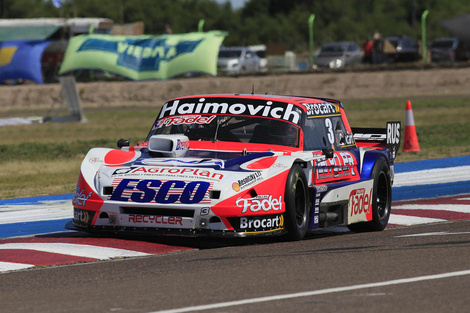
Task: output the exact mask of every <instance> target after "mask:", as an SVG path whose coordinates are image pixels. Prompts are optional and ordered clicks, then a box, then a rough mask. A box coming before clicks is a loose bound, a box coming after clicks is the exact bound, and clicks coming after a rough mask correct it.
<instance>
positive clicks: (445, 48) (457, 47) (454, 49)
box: [431, 38, 470, 62]
mask: <svg viewBox="0 0 470 313" xmlns="http://www.w3.org/2000/svg"><path fill="white" fill-rule="evenodd" d="M469 54H470V53H469V51H468V50H466V49H465V46H464V44H463V42H461V41H460V40H458V39H457V38H438V39H435V40H433V41H432V43H431V61H432V62H446V61H447V62H454V61H467V60H468V59H469Z"/></svg>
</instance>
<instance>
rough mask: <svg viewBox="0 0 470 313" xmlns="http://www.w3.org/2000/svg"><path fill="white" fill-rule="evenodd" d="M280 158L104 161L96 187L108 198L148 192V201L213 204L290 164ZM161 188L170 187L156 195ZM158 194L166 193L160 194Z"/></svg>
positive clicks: (139, 197)
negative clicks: (124, 162)
mask: <svg viewBox="0 0 470 313" xmlns="http://www.w3.org/2000/svg"><path fill="white" fill-rule="evenodd" d="M279 161H280V160H279V158H278V156H275V155H274V153H272V152H265V153H256V154H252V155H246V156H241V157H237V158H234V159H230V160H221V159H203V158H181V157H180V158H139V159H137V160H136V161H134V162H132V163H131V164H126V165H123V166H118V167H116V166H107V165H105V164H104V165H102V166H101V167H100V168H99V170H98V172H97V175H96V178H95V184H96V190H97V191H98V192H100V193H102V195H103V196H105V197H106V196H107V198H108V200H118V201H125V202H127V201H133V202H146V197H147V195H148V199H151V200H149V201H148V202H153V201H155V202H157V203H183V204H192V203H199V202H206V203H207V204H209V202H210V203H211V204H214V203H215V202H217V200H218V199H226V198H229V197H232V196H235V195H236V194H237V193H238V192H242V191H244V190H248V189H249V188H251V187H253V186H255V185H256V184H257V183H259V182H261V181H263V180H266V179H267V178H268V177H274V176H276V175H278V174H279V173H281V172H283V171H286V170H287V169H289V168H290V165H289V164H284V162H283V161H281V162H279ZM286 161H287V160H286ZM276 163H277V165H276V166H273V165H274V164H276ZM162 188H169V191H167V192H162V193H160V192H158V193H157V194H156V195H155V190H160V189H162ZM185 191H186V192H187V193H188V196H185ZM173 192H174V194H173V195H171V194H172V193H173ZM159 194H161V195H163V196H162V197H161V198H158V195H159ZM177 194H179V195H180V196H178V195H177Z"/></svg>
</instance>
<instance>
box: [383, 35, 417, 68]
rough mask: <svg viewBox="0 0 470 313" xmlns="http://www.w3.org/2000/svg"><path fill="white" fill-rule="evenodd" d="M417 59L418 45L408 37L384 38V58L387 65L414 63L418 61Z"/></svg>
mask: <svg viewBox="0 0 470 313" xmlns="http://www.w3.org/2000/svg"><path fill="white" fill-rule="evenodd" d="M387 42H388V43H390V45H389V44H388V43H387ZM390 46H391V47H390ZM419 57H420V53H419V45H418V43H417V42H416V41H414V40H413V39H411V38H410V37H408V36H389V37H387V38H386V42H385V58H386V60H387V62H388V63H395V62H415V61H418V60H419Z"/></svg>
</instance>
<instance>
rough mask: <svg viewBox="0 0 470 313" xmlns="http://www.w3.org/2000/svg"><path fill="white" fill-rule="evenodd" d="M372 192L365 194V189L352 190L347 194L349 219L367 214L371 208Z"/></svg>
mask: <svg viewBox="0 0 470 313" xmlns="http://www.w3.org/2000/svg"><path fill="white" fill-rule="evenodd" d="M372 190H373V188H370V191H369V192H366V189H365V188H359V189H354V190H352V191H351V193H350V194H349V210H350V211H351V213H350V217H352V216H355V215H363V214H369V213H370V212H371V206H372Z"/></svg>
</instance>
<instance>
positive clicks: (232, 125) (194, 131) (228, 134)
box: [147, 115, 300, 147]
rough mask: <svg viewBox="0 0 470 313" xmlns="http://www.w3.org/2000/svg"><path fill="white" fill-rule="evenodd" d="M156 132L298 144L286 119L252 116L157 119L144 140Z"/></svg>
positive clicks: (296, 132)
mask: <svg viewBox="0 0 470 313" xmlns="http://www.w3.org/2000/svg"><path fill="white" fill-rule="evenodd" d="M160 134H161V135H169V134H182V135H185V136H187V137H188V138H189V140H199V141H230V142H245V143H259V144H271V145H273V144H274V145H282V146H289V147H299V136H300V128H299V127H298V126H297V125H295V124H292V123H289V122H287V121H281V120H274V119H268V118H260V117H252V116H238V115H237V116H223V115H178V116H169V117H165V118H163V119H160V120H158V121H157V122H156V124H155V126H154V128H153V129H152V131H151V132H150V134H149V136H148V138H147V140H148V139H149V138H150V136H152V135H160Z"/></svg>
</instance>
